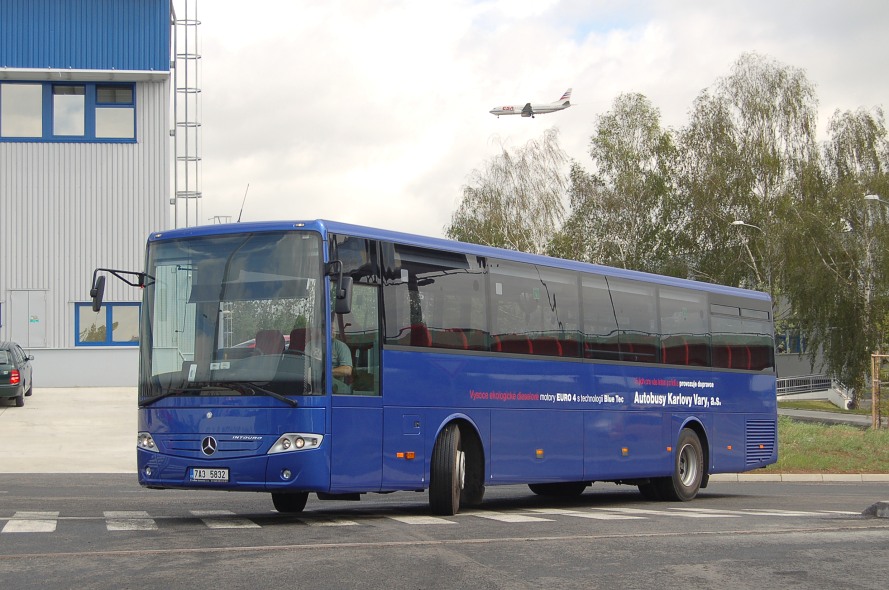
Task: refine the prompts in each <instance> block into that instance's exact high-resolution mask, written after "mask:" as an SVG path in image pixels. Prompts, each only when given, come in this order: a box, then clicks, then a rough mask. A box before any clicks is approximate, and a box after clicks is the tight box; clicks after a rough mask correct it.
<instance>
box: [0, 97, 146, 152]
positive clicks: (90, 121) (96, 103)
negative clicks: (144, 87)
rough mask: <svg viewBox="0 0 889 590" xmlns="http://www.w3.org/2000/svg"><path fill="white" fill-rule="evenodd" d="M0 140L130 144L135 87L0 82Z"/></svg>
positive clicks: (133, 117)
mask: <svg viewBox="0 0 889 590" xmlns="http://www.w3.org/2000/svg"><path fill="white" fill-rule="evenodd" d="M0 141H16V142H53V143H56V142H61V143H67V142H73V143H77V142H80V143H135V142H136V86H135V84H133V83H103V82H2V83H0Z"/></svg>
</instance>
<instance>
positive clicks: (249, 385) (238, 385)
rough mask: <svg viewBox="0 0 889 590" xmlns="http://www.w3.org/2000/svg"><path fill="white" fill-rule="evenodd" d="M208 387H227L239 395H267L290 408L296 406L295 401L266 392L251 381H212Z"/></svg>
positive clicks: (269, 391)
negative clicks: (288, 405)
mask: <svg viewBox="0 0 889 590" xmlns="http://www.w3.org/2000/svg"><path fill="white" fill-rule="evenodd" d="M208 385H218V386H219V387H227V388H228V389H231V390H233V391H238V392H240V393H246V394H250V395H256V394H257V393H261V394H263V395H267V396H269V397H273V398H275V399H277V400H281V401H282V402H284V403H286V404H290V406H291V407H293V408H295V407H296V406H297V403H296V400H292V399H290V398H289V397H287V396H284V395H281V394H280V393H276V392H274V391H271V390H268V389H266V388H265V387H262V386H260V385H258V384H256V383H253V382H251V381H213V382H212V383H209V384H208Z"/></svg>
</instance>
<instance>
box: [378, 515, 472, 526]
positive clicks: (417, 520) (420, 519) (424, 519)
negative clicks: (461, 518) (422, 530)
mask: <svg viewBox="0 0 889 590" xmlns="http://www.w3.org/2000/svg"><path fill="white" fill-rule="evenodd" d="M386 518H388V519H390V520H396V521H398V522H402V523H404V524H457V523H456V522H454V521H453V520H447V519H446V518H440V517H438V516H387V517H386Z"/></svg>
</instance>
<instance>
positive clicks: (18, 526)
mask: <svg viewBox="0 0 889 590" xmlns="http://www.w3.org/2000/svg"><path fill="white" fill-rule="evenodd" d="M58 522H59V513H58V512H24V511H20V512H16V513H15V514H14V515H13V516H12V518H10V519H9V521H8V522H7V523H6V525H5V526H4V527H3V530H2V531H0V533H52V532H55V530H56V525H57V524H58Z"/></svg>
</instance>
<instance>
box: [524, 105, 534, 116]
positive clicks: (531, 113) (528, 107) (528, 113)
mask: <svg viewBox="0 0 889 590" xmlns="http://www.w3.org/2000/svg"><path fill="white" fill-rule="evenodd" d="M522 116H523V117H533V116H534V109H532V108H531V103H530V102H529V103H527V104H526V105H525V108H523V109H522Z"/></svg>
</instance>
